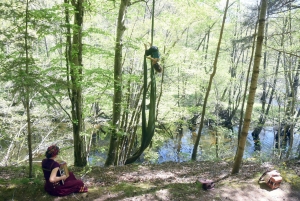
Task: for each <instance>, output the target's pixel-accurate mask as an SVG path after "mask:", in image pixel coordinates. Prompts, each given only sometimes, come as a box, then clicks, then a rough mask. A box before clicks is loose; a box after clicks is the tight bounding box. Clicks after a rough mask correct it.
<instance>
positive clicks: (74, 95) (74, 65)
mask: <svg viewBox="0 0 300 201" xmlns="http://www.w3.org/2000/svg"><path fill="white" fill-rule="evenodd" d="M65 3H66V4H69V3H70V2H69V0H65ZM83 3H84V0H71V4H72V6H74V10H75V13H74V26H73V29H72V35H71V30H70V26H68V28H67V44H66V65H67V72H68V81H69V82H70V86H71V88H70V89H69V90H68V92H69V98H70V101H71V108H72V111H71V114H72V125H73V138H74V165H75V166H80V167H82V166H85V165H86V164H87V159H86V152H85V140H84V136H82V135H81V131H82V126H83V116H82V115H83V112H82V79H83V77H82V76H83V74H82V68H83V64H82V26H83V14H84V5H83ZM68 9H69V8H68V7H66V10H65V12H66V13H65V14H66V24H67V25H69V24H70V22H69V17H70V16H69V10H68ZM71 36H73V37H72V40H71ZM69 77H70V79H69Z"/></svg>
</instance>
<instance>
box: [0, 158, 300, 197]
mask: <svg viewBox="0 0 300 201" xmlns="http://www.w3.org/2000/svg"><path fill="white" fill-rule="evenodd" d="M231 168H232V163H231V162H185V163H175V162H167V163H163V164H148V165H141V164H133V165H126V166H119V167H108V168H104V167H85V168H75V167H69V170H71V171H73V172H74V174H75V175H76V176H78V177H79V176H81V178H82V180H83V181H84V182H85V184H86V185H87V186H88V187H89V192H88V193H82V194H80V193H76V194H71V195H69V196H65V197H54V196H50V195H48V194H47V193H46V192H45V191H44V189H43V175H42V172H41V170H40V167H38V166H34V179H28V178H26V177H27V175H25V174H28V173H27V169H26V168H25V167H5V168H4V167H0V200H1V201H2V200H5V201H6V200H14V201H19V200H20V201H21V200H22V201H25V200H30V201H31V200H39V201H40V200H46V201H59V200H71V201H73V200H94V201H100V200H101V201H102V200H103V201H105V200H127V201H129V200H140V201H146V200H149V201H155V200H161V201H164V200H174V201H175V200H176V201H181V200H184V201H188V200H200V201H202V200H203V201H217V200H221V201H225V200H226V201H244V200H247V201H252V200H253V201H279V200H280V201H300V161H297V160H294V161H287V162H282V163H280V165H279V166H278V165H276V166H275V165H273V164H271V163H258V162H254V161H252V162H249V161H248V162H244V163H243V164H242V166H241V169H240V172H239V174H236V175H230V171H231ZM268 169H277V170H279V171H280V173H281V176H282V177H283V181H282V183H281V185H280V187H279V188H278V189H275V190H271V189H269V187H268V186H267V185H266V184H265V183H264V182H260V183H258V180H259V178H260V176H261V175H262V173H263V172H265V171H266V170H268ZM198 179H211V180H214V181H217V180H219V181H218V182H216V185H215V188H214V189H212V190H203V189H202V185H201V184H200V183H198V182H197V180H198Z"/></svg>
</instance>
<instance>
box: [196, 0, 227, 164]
mask: <svg viewBox="0 0 300 201" xmlns="http://www.w3.org/2000/svg"><path fill="white" fill-rule="evenodd" d="M228 3H229V0H227V1H226V7H225V11H224V16H223V22H222V27H221V31H220V37H219V42H218V47H217V51H216V55H215V61H214V66H213V68H214V69H213V72H212V74H211V75H210V78H209V83H208V87H207V91H206V94H205V99H204V103H203V109H202V114H201V121H200V127H199V131H198V135H197V138H196V142H195V144H194V148H193V153H192V160H196V157H197V150H198V145H199V141H200V138H201V132H202V129H203V124H204V116H205V109H206V108H205V107H206V104H207V100H208V96H209V92H210V89H211V85H212V80H213V78H214V76H215V74H216V71H217V63H218V57H219V52H220V46H221V41H222V36H223V30H224V25H225V20H226V14H227V10H228Z"/></svg>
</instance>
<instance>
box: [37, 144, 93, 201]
mask: <svg viewBox="0 0 300 201" xmlns="http://www.w3.org/2000/svg"><path fill="white" fill-rule="evenodd" d="M58 153H59V147H58V146H56V145H52V146H50V147H48V149H47V151H46V154H45V156H46V158H45V159H44V160H43V161H42V169H43V172H44V177H45V186H44V188H45V191H47V192H48V193H49V194H50V195H54V196H65V195H69V194H71V193H85V192H88V189H87V187H86V186H84V183H83V182H82V181H81V180H78V179H76V177H75V175H74V174H73V172H69V177H68V178H67V176H66V175H61V173H60V171H59V168H60V164H59V163H58V162H56V161H55V160H56V157H57V155H58Z"/></svg>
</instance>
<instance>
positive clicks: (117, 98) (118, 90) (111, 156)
mask: <svg viewBox="0 0 300 201" xmlns="http://www.w3.org/2000/svg"><path fill="white" fill-rule="evenodd" d="M129 3H130V1H129V0H122V1H121V4H120V8H119V14H118V24H117V33H116V46H115V61H114V99H113V120H112V126H113V130H112V133H111V137H110V143H109V150H108V154H107V158H106V161H105V166H110V165H113V164H114V163H115V158H116V154H117V152H116V151H117V148H118V136H117V132H118V129H119V123H120V122H119V121H120V117H121V109H122V107H121V102H122V48H123V44H122V38H123V34H124V32H125V19H126V18H125V15H126V10H127V7H128V5H129Z"/></svg>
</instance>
